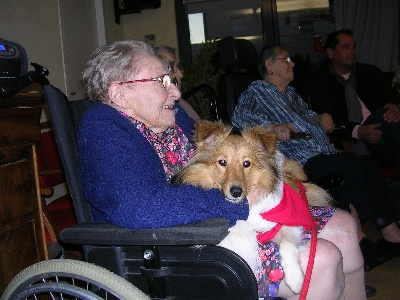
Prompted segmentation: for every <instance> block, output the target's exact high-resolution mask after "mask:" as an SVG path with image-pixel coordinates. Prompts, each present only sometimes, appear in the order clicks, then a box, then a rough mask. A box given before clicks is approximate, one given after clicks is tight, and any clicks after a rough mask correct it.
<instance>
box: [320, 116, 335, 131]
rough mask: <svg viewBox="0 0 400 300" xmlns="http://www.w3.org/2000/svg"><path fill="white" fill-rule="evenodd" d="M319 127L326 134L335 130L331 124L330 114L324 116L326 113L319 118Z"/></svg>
mask: <svg viewBox="0 0 400 300" xmlns="http://www.w3.org/2000/svg"><path fill="white" fill-rule="evenodd" d="M319 125H320V126H321V127H322V129H323V130H324V131H325V132H327V133H331V132H332V131H333V129H334V128H335V126H334V124H333V119H332V116H331V115H330V114H326V113H323V114H322V115H321V116H320V119H319Z"/></svg>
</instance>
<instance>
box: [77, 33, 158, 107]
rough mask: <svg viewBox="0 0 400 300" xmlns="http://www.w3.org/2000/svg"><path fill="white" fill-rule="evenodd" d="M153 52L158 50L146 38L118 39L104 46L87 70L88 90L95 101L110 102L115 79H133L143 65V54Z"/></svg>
mask: <svg viewBox="0 0 400 300" xmlns="http://www.w3.org/2000/svg"><path fill="white" fill-rule="evenodd" d="M146 54H148V55H153V56H155V57H156V55H155V52H154V49H153V48H152V47H151V46H150V45H149V44H147V43H145V42H142V41H134V40H126V41H116V42H113V43H112V44H109V45H104V46H100V47H99V48H97V49H96V50H95V51H94V52H93V53H92V54H91V55H90V57H89V60H88V61H87V63H86V66H85V70H84V71H83V80H84V81H85V82H86V92H87V94H88V96H89V98H90V99H91V100H92V101H95V102H103V103H107V102H108V101H109V97H108V89H109V87H110V85H111V84H112V83H114V82H118V81H125V80H129V78H130V77H131V76H134V75H135V74H137V73H138V72H139V70H140V68H141V67H142V66H141V64H139V61H140V58H141V57H142V55H146Z"/></svg>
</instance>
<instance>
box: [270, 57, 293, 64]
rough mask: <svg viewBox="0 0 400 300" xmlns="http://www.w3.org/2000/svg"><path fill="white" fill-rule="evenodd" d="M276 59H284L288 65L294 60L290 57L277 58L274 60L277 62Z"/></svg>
mask: <svg viewBox="0 0 400 300" xmlns="http://www.w3.org/2000/svg"><path fill="white" fill-rule="evenodd" d="M276 59H284V60H286V62H287V63H290V62H291V61H292V59H291V58H290V57H289V56H288V57H276V58H274V60H276Z"/></svg>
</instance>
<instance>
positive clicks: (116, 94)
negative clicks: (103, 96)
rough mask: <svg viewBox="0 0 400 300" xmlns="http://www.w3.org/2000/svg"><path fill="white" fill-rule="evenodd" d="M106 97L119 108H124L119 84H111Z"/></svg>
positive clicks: (123, 99)
mask: <svg viewBox="0 0 400 300" xmlns="http://www.w3.org/2000/svg"><path fill="white" fill-rule="evenodd" d="M108 97H109V98H110V100H111V102H113V103H114V104H116V105H117V106H119V107H125V96H124V95H123V90H122V86H121V85H120V84H112V85H111V86H110V87H109V88H108Z"/></svg>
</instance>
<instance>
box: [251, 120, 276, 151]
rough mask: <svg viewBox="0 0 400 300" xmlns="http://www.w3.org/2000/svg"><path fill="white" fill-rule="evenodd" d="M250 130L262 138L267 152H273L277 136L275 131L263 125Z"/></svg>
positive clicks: (261, 140)
mask: <svg viewBox="0 0 400 300" xmlns="http://www.w3.org/2000/svg"><path fill="white" fill-rule="evenodd" d="M250 132H251V133H252V134H253V135H255V136H256V137H257V138H258V139H259V140H260V142H261V144H262V146H263V147H264V149H265V150H266V151H267V153H269V154H272V153H273V152H274V151H275V149H276V143H277V137H276V134H275V133H274V132H273V131H271V130H269V129H268V128H266V127H264V126H262V125H259V126H255V127H253V128H252V129H250Z"/></svg>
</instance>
